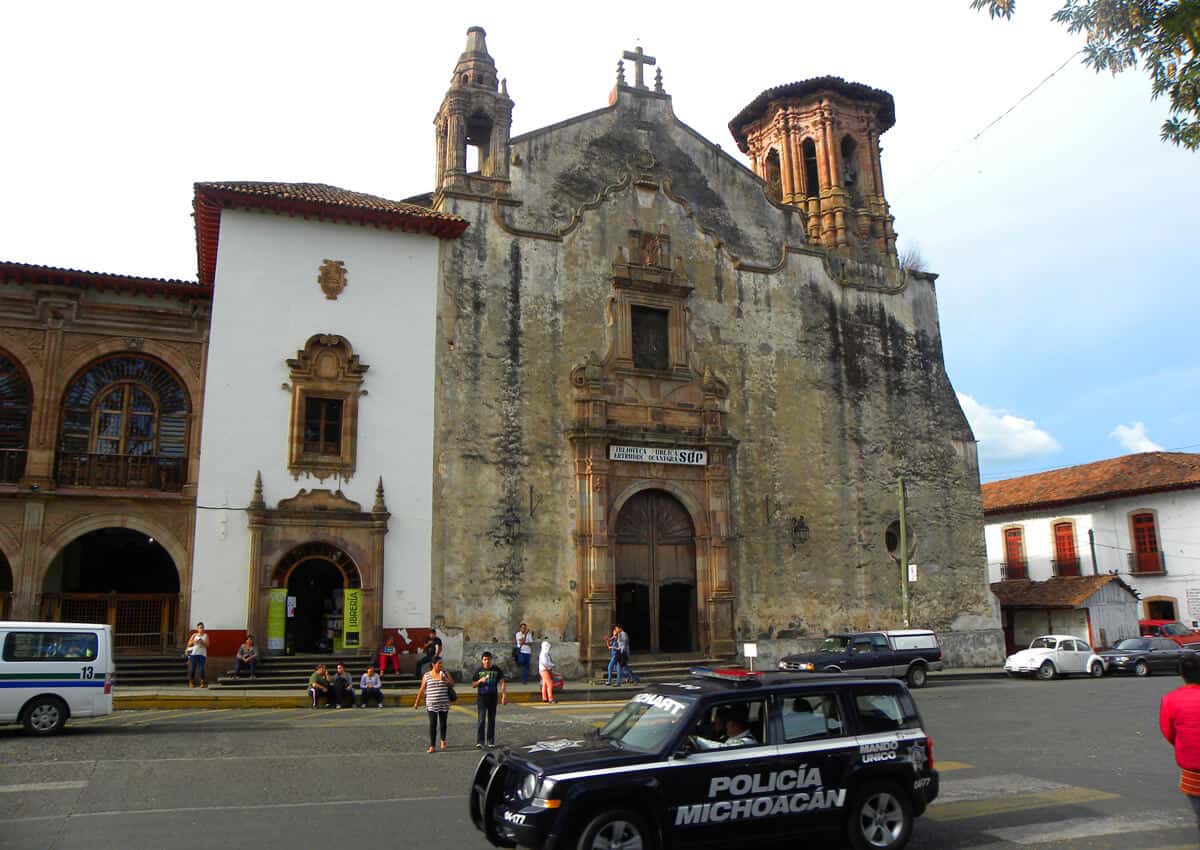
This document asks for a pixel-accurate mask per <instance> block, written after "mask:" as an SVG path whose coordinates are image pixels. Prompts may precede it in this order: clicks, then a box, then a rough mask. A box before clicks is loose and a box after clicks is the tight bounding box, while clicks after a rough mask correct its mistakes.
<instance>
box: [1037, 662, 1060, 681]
mask: <svg viewBox="0 0 1200 850" xmlns="http://www.w3.org/2000/svg"><path fill="white" fill-rule="evenodd" d="M1056 673H1057V671H1056V670H1055V669H1054V662H1053V661H1043V662H1042V666H1041V667H1039V668H1038V671H1037V677H1038V678H1039V679H1041V680H1042V681H1043V682H1048V681H1050V680H1051V679H1053V678H1054V676H1055V675H1056Z"/></svg>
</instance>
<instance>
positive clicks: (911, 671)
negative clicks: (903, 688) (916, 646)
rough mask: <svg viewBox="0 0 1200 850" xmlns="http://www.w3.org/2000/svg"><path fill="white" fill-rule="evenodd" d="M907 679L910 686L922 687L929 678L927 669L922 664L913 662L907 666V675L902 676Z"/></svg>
mask: <svg viewBox="0 0 1200 850" xmlns="http://www.w3.org/2000/svg"><path fill="white" fill-rule="evenodd" d="M904 678H905V679H907V680H908V686H909V687H910V688H923V687H925V682H926V680H927V679H928V678H929V671H928V670H927V669H926V668H925V665H924V664H914V665H913V666H911V667H909V668H908V675H907V676H905V677H904Z"/></svg>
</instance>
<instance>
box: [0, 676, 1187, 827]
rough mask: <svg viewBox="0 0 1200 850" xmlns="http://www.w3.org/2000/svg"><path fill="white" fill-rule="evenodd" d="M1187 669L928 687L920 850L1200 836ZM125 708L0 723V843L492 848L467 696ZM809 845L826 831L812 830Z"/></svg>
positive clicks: (586, 707)
mask: <svg viewBox="0 0 1200 850" xmlns="http://www.w3.org/2000/svg"><path fill="white" fill-rule="evenodd" d="M1177 683H1178V679H1176V678H1174V677H1165V676H1164V677H1155V678H1152V679H1149V680H1135V679H1103V680H1099V681H1096V680H1091V679H1077V680H1068V681H1059V682H1049V683H1043V682H1032V681H1029V682H1026V681H1016V682H1008V681H1003V680H996V681H990V680H989V681H971V682H957V683H944V684H938V685H935V686H931V687H929V688H926V689H925V690H923V691H919V692H917V699H918V702H919V704H920V707H921V710H922V713H923V714H924V717H925V720H926V722H927V725H928V727H929V729H930V731H931V733H932V735H933V738H934V756H935V759H936V761H937V763H938V767H939V768H940V769H941V770H942V771H943V773H942V779H943V785H942V789H943V790H942V799H940V800H939V801H938V803H937V804H936V805H935V806H933V807H932V808H931V809H930V812H929V814H928V816H927V817H925V818H922V819H920V820H919V821H918V823H917V828H916V830H915V833H914V837H913V841H912V843H911V844H910V847H913V848H916V850H949V848H955V849H956V850H967V848H972V850H973V849H974V848H988V850H1001V848H1015V847H1036V848H1049V847H1056V848H1064V847H1079V848H1085V847H1086V848H1096V850H1134V848H1164V850H1165V848H1170V850H1182V848H1185V847H1186V848H1197V847H1200V844H1198V843H1197V833H1196V830H1195V828H1194V826H1192V825H1191V823H1192V822H1191V814H1190V809H1189V808H1188V806H1187V805H1186V803H1185V801H1184V800H1183V799H1182V797H1181V796H1180V795H1179V793H1178V791H1177V790H1176V785H1177V783H1178V774H1177V772H1176V769H1175V767H1174V763H1173V759H1172V754H1171V750H1170V748H1169V747H1168V746H1167V745H1166V744H1165V743H1164V742H1163V741H1162V740H1161V739H1160V737H1159V734H1158V731H1157V725H1156V723H1157V705H1158V700H1159V697H1160V696H1161V695H1162V694H1163V693H1165V692H1166V691H1167V690H1169V689H1170V688H1172V687H1175V686H1176V684H1177ZM613 710H614V704H613V703H561V704H559V705H556V706H538V705H529V706H510V707H507V708H505V709H502V714H501V730H500V731H501V735H500V737H501V740H502V741H505V742H509V743H518V742H520V741H523V740H527V739H529V740H532V739H536V738H545V737H547V736H551V737H559V736H566V735H577V734H580V733H582V732H585V731H588V730H590V729H591V728H593V727H594V726H596V725H599V724H600V723H601V722H602V721H603V720H604V719H605V718H607V717H608V716H609V714H611V712H612V711H613ZM450 722H451V730H450V742H451V744H452V747H451V749H450V750H449V751H448V752H446V753H439V754H437V755H434V756H429V755H426V754H425V752H424V741H423V738H424V734H425V716H424V711H420V712H418V711H413V710H411V709H395V708H386V709H382V710H377V709H365V710H358V709H354V710H349V709H347V710H341V711H330V710H321V711H312V710H304V709H279V710H268V709H257V710H256V709H240V710H195V711H188V710H177V711H123V712H119V713H117V714H115V715H113V716H111V717H108V718H102V719H97V720H92V721H79V722H75V723H72V724H71V725H70V726H68V730H67V732H66V733H65V734H64V735H62V736H61V737H59V738H56V739H51V740H31V739H29V738H26V737H24V736H23V735H21V734H20V733H19V732H18V731H17V730H16V729H15V728H14V729H12V730H7V729H6V730H4V731H0V847H3V848H4V850H26V848H30V850H32V848H37V849H38V850H46V848H56V849H57V850H68V848H69V849H70V850H74V849H75V848H112V847H122V848H128V850H143V848H145V850H150V848H155V850H157V848H213V847H221V848H233V847H255V848H284V847H287V848H291V847H327V846H328V847H335V846H336V847H339V848H341V847H346V848H350V847H354V848H357V847H370V848H386V847H396V846H406V847H407V846H420V845H435V846H438V847H440V848H484V847H487V846H488V845H487V844H486V842H484V841H482V839H481V838H480V837H479V836H478V835H477V834H476V833H475V832H474V830H473V829H472V827H471V825H470V823H469V821H468V819H467V815H466V803H465V789H466V786H467V784H468V781H469V776H470V772H471V770H472V768H473V767H474V765H475V762H476V759H477V752H476V750H475V749H474V746H473V744H474V711H473V708H472V707H471V706H466V707H459V706H456V707H455V709H454V712H453V713H452V715H451V721H450ZM808 846H825V844H824V843H813V844H811V845H808Z"/></svg>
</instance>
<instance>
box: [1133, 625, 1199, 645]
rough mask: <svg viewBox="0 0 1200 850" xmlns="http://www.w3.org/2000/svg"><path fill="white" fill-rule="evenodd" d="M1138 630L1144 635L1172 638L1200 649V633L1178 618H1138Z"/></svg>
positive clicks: (1179, 642)
mask: <svg viewBox="0 0 1200 850" xmlns="http://www.w3.org/2000/svg"><path fill="white" fill-rule="evenodd" d="M1138 631H1140V632H1141V633H1142V637H1164V638H1170V639H1171V640H1173V641H1175V643H1177V644H1179V645H1180V646H1191V647H1192V648H1193V649H1200V634H1197V633H1196V632H1194V631H1192V630H1191V629H1189V628H1188V627H1187V626H1185V625H1184V624H1183V623H1181V622H1179V621H1178V620H1138Z"/></svg>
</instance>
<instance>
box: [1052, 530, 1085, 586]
mask: <svg viewBox="0 0 1200 850" xmlns="http://www.w3.org/2000/svg"><path fill="white" fill-rule="evenodd" d="M1054 560H1055V563H1056V565H1057V569H1058V574H1059V575H1060V576H1077V575H1079V552H1078V551H1077V550H1076V549H1075V526H1074V524H1073V523H1069V522H1058V523H1055V524H1054Z"/></svg>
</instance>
